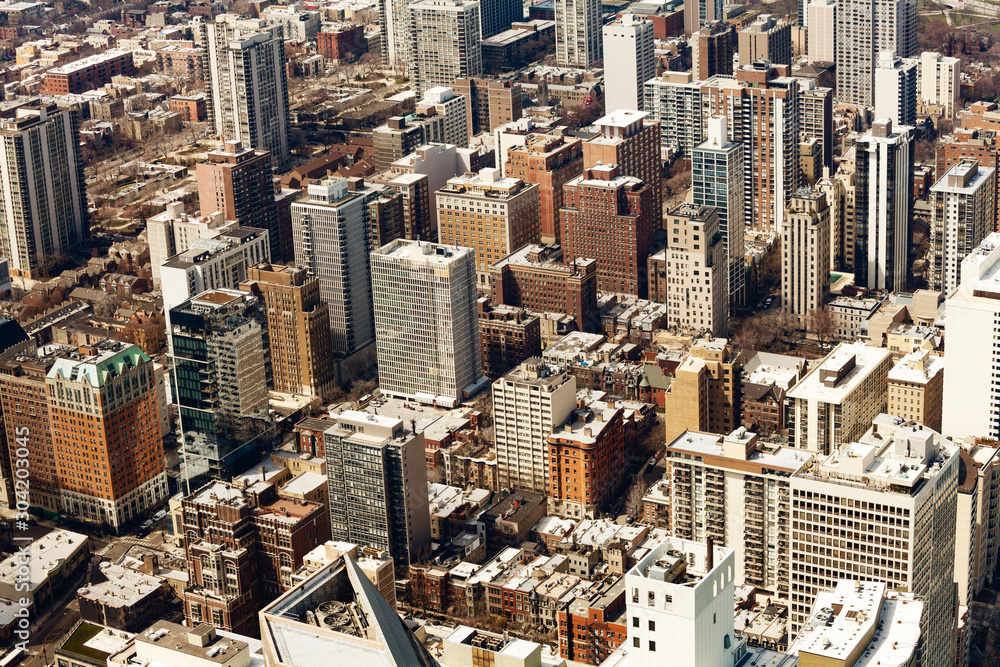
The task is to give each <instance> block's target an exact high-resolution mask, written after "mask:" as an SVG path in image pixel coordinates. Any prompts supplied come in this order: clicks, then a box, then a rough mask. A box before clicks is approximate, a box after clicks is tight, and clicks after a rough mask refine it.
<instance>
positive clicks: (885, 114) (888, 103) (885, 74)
mask: <svg viewBox="0 0 1000 667" xmlns="http://www.w3.org/2000/svg"><path fill="white" fill-rule="evenodd" d="M917 66H918V61H916V60H912V59H909V58H906V59H904V58H897V57H896V56H895V55H894V54H893V52H892V51H882V52H881V53H880V54H879V57H878V64H877V65H876V66H875V91H874V93H873V96H874V98H875V114H874V118H876V119H879V120H886V119H888V120H891V121H892V122H893V123H894V124H896V125H911V126H912V125H915V124H916V122H917Z"/></svg>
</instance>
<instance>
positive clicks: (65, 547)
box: [0, 528, 87, 590]
mask: <svg viewBox="0 0 1000 667" xmlns="http://www.w3.org/2000/svg"><path fill="white" fill-rule="evenodd" d="M86 547H87V536H86V535H81V534H80V533H74V532H71V531H69V530H60V529H58V528H57V529H56V530H53V531H52V532H51V533H46V534H45V535H43V536H42V537H40V538H38V539H37V540H35V541H34V542H32V543H31V558H30V559H29V567H30V570H31V571H30V573H29V575H28V576H29V580H30V589H29V590H34V589H35V588H37V587H38V586H40V585H41V584H42V583H44V582H45V581H46V580H48V578H49V575H50V574H52V573H53V572H55V571H57V570H58V569H59V568H60V567H62V564H63V562H65V561H68V560H70V559H71V558H72V556H73V554H75V553H76V552H77V551H79V550H80V549H85V548H86ZM22 565H23V563H22V562H21V559H20V558H19V557H18V555H17V554H14V555H12V556H10V557H9V558H7V559H5V560H4V561H3V562H0V582H3V583H5V584H8V585H10V586H13V585H14V584H15V582H16V581H17V580H18V578H19V577H20V576H21V575H19V574H18V570H19V569H20V568H21V566H22Z"/></svg>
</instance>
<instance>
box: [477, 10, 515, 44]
mask: <svg viewBox="0 0 1000 667" xmlns="http://www.w3.org/2000/svg"><path fill="white" fill-rule="evenodd" d="M479 7H480V12H481V13H482V21H483V39H486V38H487V37H492V36H493V35H497V34H499V33H501V32H503V31H504V30H510V25H511V24H512V23H518V22H520V21H524V4H523V3H522V2H521V0H479Z"/></svg>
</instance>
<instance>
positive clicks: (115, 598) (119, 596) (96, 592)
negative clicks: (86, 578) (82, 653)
mask: <svg viewBox="0 0 1000 667" xmlns="http://www.w3.org/2000/svg"><path fill="white" fill-rule="evenodd" d="M100 568H101V573H102V574H103V575H104V576H105V577H107V578H108V579H107V581H102V582H100V583H98V584H91V585H89V586H85V587H83V588H81V589H79V590H78V591H77V593H78V594H79V596H80V597H82V598H86V599H88V600H93V601H94V602H98V603H100V604H101V605H103V606H106V607H130V606H132V605H134V604H136V603H138V602H140V601H142V600H143V599H144V598H146V597H147V596H148V595H149V594H150V593H153V592H155V591H156V590H158V589H159V588H161V587H162V583H163V580H162V579H160V578H159V577H156V576H153V575H150V574H144V573H142V572H138V571H136V570H133V569H131V568H128V567H124V566H122V565H116V564H115V563H111V562H104V563H101V565H100ZM107 652H108V653H110V652H111V651H107Z"/></svg>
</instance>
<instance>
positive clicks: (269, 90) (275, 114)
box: [202, 14, 290, 166]
mask: <svg viewBox="0 0 1000 667" xmlns="http://www.w3.org/2000/svg"><path fill="white" fill-rule="evenodd" d="M281 35H282V28H281V26H280V25H274V26H269V25H268V24H267V21H265V20H264V19H244V18H240V17H238V16H235V15H233V14H222V15H220V16H217V17H216V18H215V20H213V21H209V22H208V23H206V24H205V25H204V29H203V34H202V48H203V49H204V50H205V58H204V63H205V64H204V69H205V71H204V80H205V82H206V83H208V84H209V91H210V97H209V104H208V117H209V120H210V121H211V122H212V123H214V125H215V132H216V133H217V134H218V135H220V136H221V137H222V138H223V139H224V140H226V141H239V142H242V144H243V146H245V147H247V148H249V149H254V150H263V151H269V152H270V153H271V156H272V157H273V159H274V161H275V163H276V164H278V165H282V166H283V165H284V164H285V163H287V161H288V158H289V152H288V150H289V148H288V131H289V120H290V119H289V115H288V79H287V74H286V72H285V46H284V40H283V39H282V37H281Z"/></svg>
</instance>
